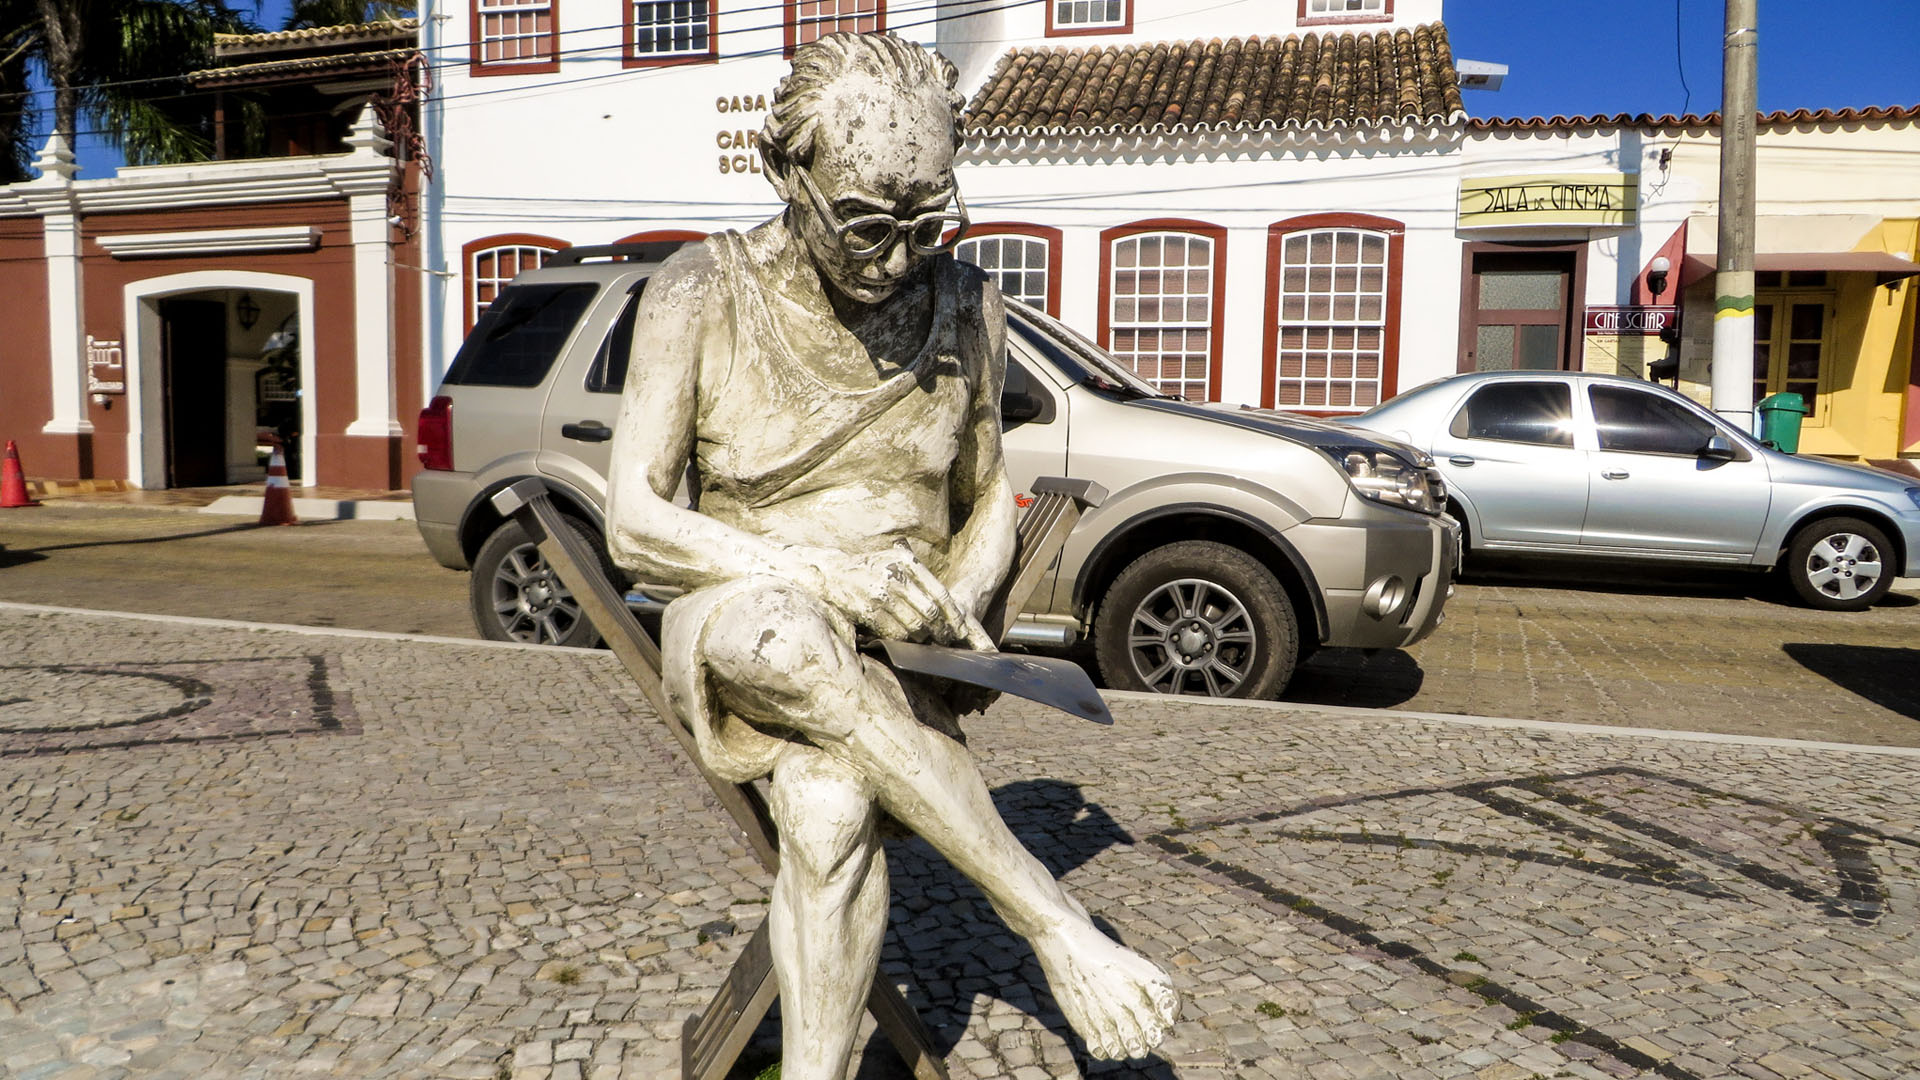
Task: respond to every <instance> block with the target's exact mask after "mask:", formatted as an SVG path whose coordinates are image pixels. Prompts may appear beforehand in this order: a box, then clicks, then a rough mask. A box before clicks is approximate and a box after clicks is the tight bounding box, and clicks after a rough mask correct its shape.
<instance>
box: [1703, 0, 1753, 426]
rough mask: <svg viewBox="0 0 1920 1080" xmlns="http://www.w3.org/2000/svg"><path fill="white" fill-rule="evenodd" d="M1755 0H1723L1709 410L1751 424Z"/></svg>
mask: <svg viewBox="0 0 1920 1080" xmlns="http://www.w3.org/2000/svg"><path fill="white" fill-rule="evenodd" d="M1758 6H1759V0H1727V23H1726V33H1727V36H1726V40H1725V42H1724V43H1723V46H1722V61H1721V72H1720V240H1719V246H1718V247H1717V248H1716V249H1715V251H1716V254H1715V257H1714V270H1715V273H1714V278H1713V377H1712V378H1713V383H1712V385H1713V411H1714V412H1717V413H1719V414H1720V415H1722V416H1724V417H1726V418H1727V420H1728V421H1729V422H1730V423H1733V424H1737V425H1739V427H1740V428H1741V429H1742V430H1744V431H1751V430H1753V331H1754V326H1753V201H1754V200H1753V172H1754V120H1755V117H1756V115H1757V113H1758V111H1759V102H1758V99H1759V89H1758V85H1759V77H1758V73H1759V65H1758V63H1757V62H1756V58H1755V55H1754V54H1755V51H1756V45H1757V40H1756V39H1757V38H1758V37H1759V29H1758V26H1757V25H1756V24H1757V23H1758V18H1759V17H1758V12H1757V10H1756V9H1757V8H1758Z"/></svg>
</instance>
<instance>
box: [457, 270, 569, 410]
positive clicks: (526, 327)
mask: <svg viewBox="0 0 1920 1080" xmlns="http://www.w3.org/2000/svg"><path fill="white" fill-rule="evenodd" d="M599 291H600V287H599V286H598V285H594V284H591V283H585V282H581V283H573V284H565V285H510V286H508V287H507V288H506V289H505V290H504V291H502V292H501V293H500V296H499V298H498V299H496V300H494V302H493V303H492V304H491V305H489V306H488V307H487V310H486V311H485V312H482V313H481V315H480V319H479V321H477V322H475V323H474V324H473V332H472V333H470V334H468V335H467V340H466V342H465V343H464V344H462V345H461V346H460V352H459V353H458V354H457V355H455V356H454V358H453V366H451V367H449V368H448V369H447V374H446V377H445V378H444V379H442V380H441V382H443V383H445V384H447V385H451V386H538V385H540V383H541V381H542V380H544V379H545V378H546V377H547V371H548V369H550V368H552V367H553V361H554V358H555V357H557V356H559V355H560V348H561V346H563V345H565V344H566V343H567V337H568V336H569V335H570V334H572V333H573V327H574V324H575V323H577V322H579V321H580V313H581V312H583V311H585V310H586V308H587V305H588V304H590V303H592V302H593V298H594V295H595V294H596V293H598V292H599Z"/></svg>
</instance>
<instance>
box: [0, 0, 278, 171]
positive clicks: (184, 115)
mask: <svg viewBox="0 0 1920 1080" xmlns="http://www.w3.org/2000/svg"><path fill="white" fill-rule="evenodd" d="M252 29H254V27H253V26H252V25H251V24H250V23H249V22H248V21H247V20H246V19H245V18H244V17H243V16H242V15H241V14H240V13H239V12H237V11H235V10H234V9H233V7H231V6H229V3H228V0H0V50H3V51H0V94H4V95H6V96H0V154H4V157H0V181H4V182H12V181H14V180H21V179H25V178H26V177H27V176H29V175H31V174H30V172H29V170H28V168H27V163H28V161H29V160H30V157H31V154H32V153H33V152H34V151H35V150H37V149H38V147H36V146H32V145H30V143H31V140H32V130H33V126H34V121H35V120H36V119H37V116H36V115H35V113H36V110H35V109H34V108H33V107H32V105H31V102H32V100H33V99H32V98H31V97H28V96H26V95H24V94H22V93H19V92H17V91H16V92H15V93H13V94H7V92H8V91H14V90H15V87H21V88H24V86H25V82H26V72H27V71H28V69H29V67H37V68H38V69H39V70H40V71H41V72H42V73H43V74H44V76H45V80H46V83H47V85H48V86H49V87H50V88H51V90H52V93H53V127H54V130H55V131H61V132H66V133H67V135H68V137H69V139H71V138H72V137H73V136H74V135H75V134H76V133H78V132H79V131H80V130H81V126H80V121H81V118H82V117H85V118H86V119H87V120H88V121H89V122H90V123H91V124H92V125H94V126H95V127H97V128H98V129H100V130H102V131H104V132H105V133H106V134H107V139H108V141H109V142H110V143H112V144H113V145H114V146H115V147H116V148H118V149H119V150H120V152H121V153H122V154H124V155H125V156H126V159H127V160H128V161H129V162H130V163H132V164H136V165H145V164H152V163H155V162H163V161H193V160H199V159H203V158H205V157H206V156H207V152H208V149H209V146H208V142H207V139H206V137H205V136H204V135H202V134H200V133H199V131H197V130H195V129H196V128H198V127H200V126H201V125H202V120H203V114H204V111H205V106H204V103H202V102H198V101H195V100H194V99H192V98H190V97H188V96H186V95H183V94H182V91H183V90H184V89H185V84H184V83H179V82H174V81H173V80H176V79H178V77H179V76H181V75H184V74H186V73H187V72H189V71H193V70H195V69H198V68H203V67H206V66H207V64H208V62H209V59H208V58H209V55H210V49H211V46H212V44H213V35H214V34H215V33H218V32H226V33H237V32H246V31H249V30H252ZM16 76H17V80H18V81H15V80H16ZM13 103H19V104H17V105H15V104H13Z"/></svg>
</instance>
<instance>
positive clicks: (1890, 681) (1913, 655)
mask: <svg viewBox="0 0 1920 1080" xmlns="http://www.w3.org/2000/svg"><path fill="white" fill-rule="evenodd" d="M1895 599H1900V600H1906V601H1908V602H1909V603H1912V602H1914V599H1913V597H1911V596H1897V597H1895ZM1780 650H1781V651H1782V652H1784V653H1786V654H1787V655H1788V656H1790V657H1792V658H1793V659H1794V660H1795V661H1796V662H1797V663H1799V665H1800V666H1801V667H1804V668H1806V669H1807V670H1808V671H1811V672H1813V673H1814V674H1815V675H1818V676H1820V677H1821V678H1823V679H1826V680H1827V681H1829V682H1831V683H1833V684H1834V685H1835V686H1838V687H1840V688H1841V689H1843V690H1848V691H1851V692H1853V693H1855V694H1858V695H1860V696H1861V697H1863V698H1866V699H1867V700H1868V701H1871V702H1873V703H1874V704H1875V705H1878V706H1880V707H1881V708H1883V709H1887V710H1889V711H1892V712H1896V713H1899V714H1900V715H1901V716H1904V717H1906V718H1907V719H1909V720H1920V649H1909V648H1898V647H1894V646H1889V645H1816V644H1812V643H1809V642H1801V641H1790V642H1787V643H1786V644H1784V645H1782V646H1780Z"/></svg>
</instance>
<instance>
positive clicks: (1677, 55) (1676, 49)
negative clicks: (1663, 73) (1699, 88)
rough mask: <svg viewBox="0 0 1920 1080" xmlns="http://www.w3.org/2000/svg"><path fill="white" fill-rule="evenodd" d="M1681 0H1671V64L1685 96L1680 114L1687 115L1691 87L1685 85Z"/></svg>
mask: <svg viewBox="0 0 1920 1080" xmlns="http://www.w3.org/2000/svg"><path fill="white" fill-rule="evenodd" d="M1681 2H1682V0H1673V66H1674V67H1675V68H1677V69H1679V72H1680V89H1681V90H1683V91H1685V92H1686V97H1685V98H1684V99H1682V101H1681V104H1680V115H1681V116H1685V115H1687V109H1688V108H1689V107H1691V106H1692V105H1693V87H1691V86H1688V85H1687V55H1686V50H1685V49H1683V48H1681V40H1682V39H1681V34H1680V4H1681Z"/></svg>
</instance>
